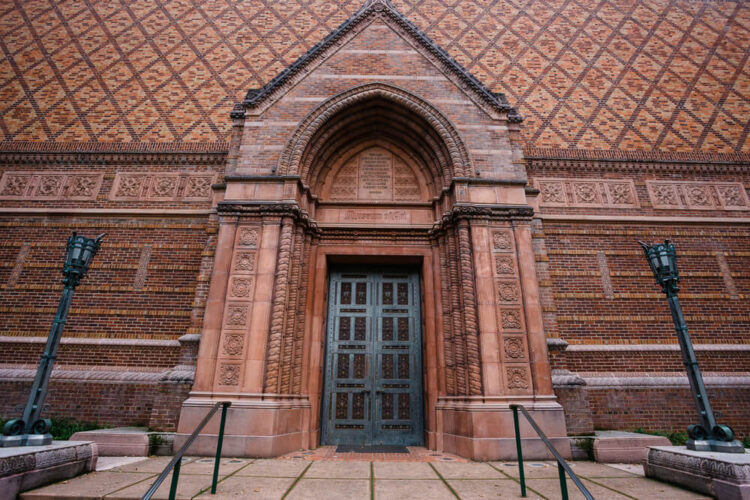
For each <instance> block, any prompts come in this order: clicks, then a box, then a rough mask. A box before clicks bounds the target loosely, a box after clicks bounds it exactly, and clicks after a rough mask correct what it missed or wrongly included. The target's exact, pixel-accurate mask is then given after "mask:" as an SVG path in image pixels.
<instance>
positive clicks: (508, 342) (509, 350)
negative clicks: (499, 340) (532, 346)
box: [503, 337, 526, 359]
mask: <svg viewBox="0 0 750 500" xmlns="http://www.w3.org/2000/svg"><path fill="white" fill-rule="evenodd" d="M503 348H504V350H505V357H506V358H509V359H523V358H524V357H526V350H525V349H524V346H523V340H522V339H520V338H518V337H510V338H507V339H505V340H504V342H503Z"/></svg>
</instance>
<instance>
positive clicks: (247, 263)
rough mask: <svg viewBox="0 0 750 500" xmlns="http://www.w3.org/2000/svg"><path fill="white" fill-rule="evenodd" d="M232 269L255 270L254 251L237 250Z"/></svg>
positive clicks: (239, 270)
mask: <svg viewBox="0 0 750 500" xmlns="http://www.w3.org/2000/svg"><path fill="white" fill-rule="evenodd" d="M234 271H235V272H241V273H251V272H253V271H255V252H239V253H237V258H236V259H235V261H234Z"/></svg>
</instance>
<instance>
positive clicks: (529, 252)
mask: <svg viewBox="0 0 750 500" xmlns="http://www.w3.org/2000/svg"><path fill="white" fill-rule="evenodd" d="M513 232H514V235H515V240H516V254H517V255H518V270H519V274H520V277H521V294H522V296H523V309H524V316H525V319H526V331H527V335H528V342H529V361H530V364H531V377H532V380H533V383H534V394H536V395H552V394H554V392H553V390H552V376H551V374H550V366H549V358H548V355H547V339H546V338H545V335H544V325H543V322H542V306H541V302H540V300H539V282H538V281H537V277H536V265H535V262H534V249H533V248H532V246H531V228H530V227H529V224H523V223H522V224H518V225H516V226H515V228H514V231H513Z"/></svg>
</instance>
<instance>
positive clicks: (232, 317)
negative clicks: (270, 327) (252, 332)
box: [226, 303, 248, 328]
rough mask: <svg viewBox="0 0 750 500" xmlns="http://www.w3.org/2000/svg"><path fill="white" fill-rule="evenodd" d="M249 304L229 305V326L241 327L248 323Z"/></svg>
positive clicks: (227, 321) (227, 325)
mask: <svg viewBox="0 0 750 500" xmlns="http://www.w3.org/2000/svg"><path fill="white" fill-rule="evenodd" d="M247 307H248V306H247V304H233V303H229V304H228V305H227V318H226V327H227V328H241V327H243V326H245V324H246V323H247Z"/></svg>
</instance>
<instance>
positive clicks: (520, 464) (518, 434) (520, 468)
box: [511, 405, 526, 498]
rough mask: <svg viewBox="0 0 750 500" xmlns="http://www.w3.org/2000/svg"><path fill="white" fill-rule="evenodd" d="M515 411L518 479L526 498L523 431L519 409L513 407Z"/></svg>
mask: <svg viewBox="0 0 750 500" xmlns="http://www.w3.org/2000/svg"><path fill="white" fill-rule="evenodd" d="M511 409H512V410H513V427H514V428H515V430H516V454H517V455H518V478H519V479H520V480H521V496H522V497H524V498H526V478H525V477H524V475H523V452H522V451H521V431H520V430H519V426H518V407H517V406H516V405H511Z"/></svg>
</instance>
